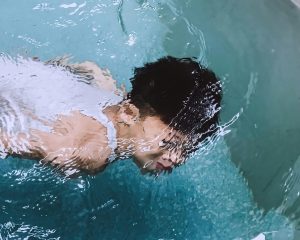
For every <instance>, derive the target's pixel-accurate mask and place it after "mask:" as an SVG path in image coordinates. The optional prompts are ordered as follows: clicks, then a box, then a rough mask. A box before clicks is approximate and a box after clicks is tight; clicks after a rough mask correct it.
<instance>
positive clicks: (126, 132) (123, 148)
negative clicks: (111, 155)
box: [103, 105, 132, 158]
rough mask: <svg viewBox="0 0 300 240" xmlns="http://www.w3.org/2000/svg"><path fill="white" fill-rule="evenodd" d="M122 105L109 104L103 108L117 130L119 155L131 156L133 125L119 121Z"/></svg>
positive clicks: (117, 152) (117, 151)
mask: <svg viewBox="0 0 300 240" xmlns="http://www.w3.org/2000/svg"><path fill="white" fill-rule="evenodd" d="M119 110H120V105H113V106H108V107H106V108H105V109H104V110H103V113H104V114H105V115H106V116H107V117H108V119H109V120H110V121H111V122H112V123H113V125H114V127H115V129H116V132H117V149H116V154H117V155H118V157H123V158H124V157H129V156H131V155H132V149H131V148H132V147H131V145H132V141H131V140H130V139H131V138H130V137H131V135H132V134H131V133H132V131H131V127H130V126H129V125H126V124H124V123H123V122H120V121H119V118H118V114H119Z"/></svg>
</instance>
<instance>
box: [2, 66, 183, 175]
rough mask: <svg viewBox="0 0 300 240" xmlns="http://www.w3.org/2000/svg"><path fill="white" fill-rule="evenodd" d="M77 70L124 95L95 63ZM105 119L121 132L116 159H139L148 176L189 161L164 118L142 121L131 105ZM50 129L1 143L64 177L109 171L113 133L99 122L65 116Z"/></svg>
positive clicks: (180, 137) (110, 112) (179, 136)
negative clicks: (61, 173)
mask: <svg viewBox="0 0 300 240" xmlns="http://www.w3.org/2000/svg"><path fill="white" fill-rule="evenodd" d="M52 63H53V62H52ZM52 63H50V64H52ZM71 67H72V68H74V69H77V70H78V71H79V70H80V69H81V71H82V72H85V73H86V72H88V74H90V75H91V76H92V77H93V78H92V84H93V85H94V86H96V87H99V88H104V89H107V90H110V91H118V92H124V91H123V90H118V89H117V87H116V84H115V80H113V79H112V77H111V76H110V75H109V73H107V72H105V71H103V70H102V69H100V68H99V67H98V66H97V65H96V64H94V63H91V62H84V63H81V64H73V65H71ZM104 72H105V73H104ZM99 111H100V110H99ZM104 113H105V114H106V115H107V117H108V118H109V119H110V120H111V121H112V123H113V125H114V127H115V129H116V132H117V150H116V152H115V154H116V155H117V158H116V159H122V158H128V157H133V158H134V161H135V163H136V164H137V166H138V167H140V169H141V170H142V172H154V173H159V172H162V171H164V170H166V171H170V170H171V169H172V168H173V167H174V166H176V165H179V164H181V163H182V162H183V161H184V159H183V157H182V156H181V155H182V151H181V148H180V147H181V146H182V144H183V143H184V142H185V141H186V140H185V139H186V137H185V136H184V135H182V134H181V133H179V132H178V131H175V130H172V129H171V128H170V127H169V126H168V125H167V124H165V123H164V122H163V121H162V120H161V119H160V118H159V116H141V115H140V112H139V109H138V108H136V107H135V106H134V105H133V104H131V103H130V102H128V101H123V102H121V103H120V104H118V105H114V106H109V107H107V108H106V109H105V110H104ZM37 117H38V116H37ZM45 125H48V126H50V128H51V131H50V132H45V131H40V130H36V129H31V131H30V134H27V135H25V134H23V133H19V134H18V136H9V135H8V134H7V133H3V132H1V131H0V140H1V141H0V142H2V143H3V144H4V146H5V149H6V150H7V152H8V153H9V154H11V155H17V156H20V157H29V158H33V159H38V160H41V162H43V163H47V164H51V165H53V166H55V167H57V168H59V169H61V170H62V171H64V172H65V171H68V170H70V169H72V170H74V172H76V170H78V171H84V172H87V173H90V174H95V173H97V172H99V171H102V170H104V169H105V168H106V167H107V166H108V165H109V163H110V162H109V161H108V158H109V156H110V155H111V154H112V152H111V151H112V150H111V149H110V147H109V145H108V138H107V130H106V127H104V126H103V125H102V124H101V123H100V122H99V121H97V120H96V119H94V118H92V117H90V116H86V115H84V114H82V113H81V112H79V111H73V112H71V113H70V114H68V115H59V116H57V119H56V120H55V121H54V122H52V123H45ZM165 142H167V145H166V143H165ZM167 146H168V147H167ZM72 174H73V171H71V174H70V175H72Z"/></svg>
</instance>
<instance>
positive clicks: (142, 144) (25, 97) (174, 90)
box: [0, 57, 222, 175]
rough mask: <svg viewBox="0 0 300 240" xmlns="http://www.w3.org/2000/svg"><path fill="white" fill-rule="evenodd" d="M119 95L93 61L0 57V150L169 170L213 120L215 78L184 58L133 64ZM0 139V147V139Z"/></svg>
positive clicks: (68, 168)
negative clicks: (127, 162) (128, 88)
mask: <svg viewBox="0 0 300 240" xmlns="http://www.w3.org/2000/svg"><path fill="white" fill-rule="evenodd" d="M131 83H132V90H131V92H129V93H128V94H124V95H123V96H122V91H120V90H118V89H117V88H116V86H115V84H114V81H113V80H112V78H111V77H110V76H109V74H108V73H107V72H105V71H103V70H101V69H100V68H98V67H97V66H96V65H95V64H92V63H83V64H69V63H67V62H66V61H65V59H58V60H53V61H49V62H47V63H42V62H40V61H35V60H30V59H22V58H20V59H18V60H12V59H10V58H8V57H1V58H0V127H1V128H0V129H1V131H0V152H1V149H2V155H3V157H6V156H9V155H15V156H19V157H23V158H31V159H39V160H41V161H42V162H45V163H49V164H51V165H53V166H56V167H58V168H60V169H62V170H63V171H64V172H65V173H66V174H68V175H71V174H73V173H75V172H77V171H80V170H81V171H85V172H88V173H97V172H99V171H101V170H103V169H104V168H105V167H106V166H108V165H109V163H111V162H112V161H113V160H117V159H125V158H128V157H133V159H134V161H135V163H136V164H137V165H138V166H139V167H140V168H141V169H142V170H143V171H146V172H152V173H159V172H162V171H171V170H172V169H173V168H174V167H176V166H179V165H180V164H182V163H184V162H185V159H186V158H187V156H188V154H189V153H190V152H192V151H194V150H195V149H196V148H197V147H198V146H199V143H200V142H202V141H204V140H205V139H207V138H208V137H210V136H212V135H213V134H214V133H215V132H216V131H217V128H218V119H219V112H220V102H221V94H222V93H221V86H220V82H219V81H218V79H217V77H216V76H215V74H214V73H213V72H212V71H210V70H208V69H207V68H204V67H203V66H201V65H199V64H198V63H197V62H195V61H194V60H193V59H191V58H182V59H179V58H174V57H164V58H161V59H159V60H158V61H156V62H153V63H147V64H145V65H144V66H143V67H141V68H136V69H135V71H134V77H133V78H132V79H131ZM1 146H2V147H1Z"/></svg>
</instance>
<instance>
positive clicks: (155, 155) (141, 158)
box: [133, 116, 186, 173]
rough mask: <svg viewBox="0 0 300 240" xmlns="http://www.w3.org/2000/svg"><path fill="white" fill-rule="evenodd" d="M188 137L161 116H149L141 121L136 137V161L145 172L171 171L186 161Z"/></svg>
mask: <svg viewBox="0 0 300 240" xmlns="http://www.w3.org/2000/svg"><path fill="white" fill-rule="evenodd" d="M185 141H186V137H185V136H184V135H183V134H181V133H179V132H178V131H175V130H173V129H171V128H170V127H169V126H168V125H167V124H165V123H164V122H163V121H161V120H160V118H159V117H156V116H149V117H146V118H145V119H143V120H141V121H140V128H139V131H138V133H137V134H136V138H135V151H134V154H133V157H134V160H135V163H136V164H137V165H138V166H139V167H140V168H141V170H142V172H143V173H146V172H152V173H161V172H163V171H165V172H171V171H172V169H173V168H174V167H175V166H178V165H180V164H181V163H183V162H184V157H183V150H184V149H183V146H184V143H185Z"/></svg>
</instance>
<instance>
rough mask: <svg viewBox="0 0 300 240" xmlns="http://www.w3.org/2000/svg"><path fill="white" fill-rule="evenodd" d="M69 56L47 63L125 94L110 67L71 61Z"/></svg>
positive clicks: (100, 86)
mask: <svg viewBox="0 0 300 240" xmlns="http://www.w3.org/2000/svg"><path fill="white" fill-rule="evenodd" d="M69 60H70V58H69V57H67V56H64V57H60V58H57V59H53V60H50V61H47V62H46V64H47V65H54V66H60V67H64V68H66V69H68V70H69V71H70V72H72V73H73V74H76V75H78V76H81V77H82V78H84V79H85V80H86V83H88V84H91V85H93V86H94V87H97V88H100V89H104V90H108V91H112V92H117V93H119V94H124V90H123V89H118V88H117V85H116V80H114V79H113V77H112V75H111V73H110V72H109V70H108V69H101V68H100V67H99V66H98V65H97V64H96V63H94V62H90V61H85V62H82V63H70V62H69Z"/></svg>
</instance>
